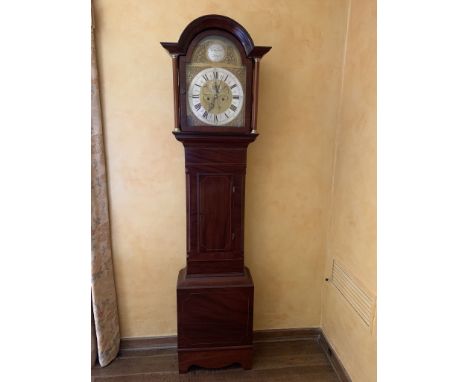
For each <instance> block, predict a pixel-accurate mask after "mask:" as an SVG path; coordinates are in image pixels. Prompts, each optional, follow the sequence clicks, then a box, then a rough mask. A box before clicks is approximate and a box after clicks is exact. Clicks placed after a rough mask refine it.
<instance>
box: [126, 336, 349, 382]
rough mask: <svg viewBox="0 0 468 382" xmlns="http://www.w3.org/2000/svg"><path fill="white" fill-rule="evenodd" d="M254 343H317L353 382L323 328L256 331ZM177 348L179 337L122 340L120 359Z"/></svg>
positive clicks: (344, 379)
mask: <svg viewBox="0 0 468 382" xmlns="http://www.w3.org/2000/svg"><path fill="white" fill-rule="evenodd" d="M253 334H254V338H253V342H254V344H255V343H260V342H280V341H294V340H315V341H317V342H318V343H319V344H320V345H321V347H322V349H323V351H324V352H325V354H326V356H327V357H328V359H329V361H330V363H331V365H332V367H333V369H334V370H335V372H336V374H337V376H338V378H339V379H340V381H341V382H352V381H351V378H350V377H349V375H348V373H347V372H346V370H345V368H344V367H343V364H342V363H341V361H340V360H339V358H338V356H337V354H336V352H335V351H334V350H333V348H332V347H331V345H330V344H329V342H328V340H327V338H326V337H325V335H324V334H323V332H322V329H321V328H303V329H271V330H254V333H253ZM176 348H177V336H165V337H133V338H122V339H121V340H120V350H119V357H135V356H151V355H154V354H155V353H156V352H161V351H164V350H166V349H171V350H173V349H176Z"/></svg>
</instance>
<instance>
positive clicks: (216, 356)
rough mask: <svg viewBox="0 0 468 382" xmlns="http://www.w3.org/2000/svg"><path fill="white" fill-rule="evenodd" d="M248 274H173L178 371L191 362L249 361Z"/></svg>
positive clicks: (211, 364) (250, 315) (250, 308)
mask: <svg viewBox="0 0 468 382" xmlns="http://www.w3.org/2000/svg"><path fill="white" fill-rule="evenodd" d="M253 292H254V285H253V280H252V276H251V275H250V272H249V270H248V269H247V268H244V272H243V273H242V274H232V275H230V274H224V275H213V276H212V275H208V276H205V275H197V276H187V273H186V268H184V269H182V270H181V271H180V272H179V278H178V280H177V331H178V336H177V342H178V349H177V350H178V355H179V371H180V372H181V373H185V372H187V370H188V369H189V367H190V366H192V365H197V366H201V367H207V368H219V367H224V366H229V365H231V364H234V363H239V364H240V365H241V366H242V367H243V368H244V369H250V368H251V366H252V355H253V348H252V321H253Z"/></svg>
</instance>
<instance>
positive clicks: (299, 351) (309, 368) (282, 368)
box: [92, 339, 339, 382]
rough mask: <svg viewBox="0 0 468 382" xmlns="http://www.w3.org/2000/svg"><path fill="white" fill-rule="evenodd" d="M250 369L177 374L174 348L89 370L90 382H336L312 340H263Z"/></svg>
mask: <svg viewBox="0 0 468 382" xmlns="http://www.w3.org/2000/svg"><path fill="white" fill-rule="evenodd" d="M254 348H255V351H254V362H253V368H252V370H249V371H245V370H243V369H241V368H240V367H237V366H235V365H233V366H230V367H227V368H224V369H218V370H210V369H201V368H197V367H192V368H191V369H190V371H189V372H188V373H187V374H181V375H179V373H178V368H177V351H176V349H166V350H158V351H157V352H156V353H155V352H153V353H152V354H151V355H145V353H142V354H136V353H135V354H132V355H126V356H119V357H117V359H116V360H114V362H112V363H111V364H110V365H109V366H107V367H105V368H100V367H96V368H93V369H92V381H93V382H150V381H151V382H153V381H154V382H159V381H161V382H175V381H177V382H231V381H246V382H251V381H259V382H279V381H282V382H283V381H287V382H299V381H300V382H306V381H307V382H332V381H334V382H339V379H338V377H337V376H336V374H335V372H334V371H333V368H332V366H331V365H330V362H329V361H328V359H327V357H326V355H325V354H324V352H323V350H322V348H321V347H320V345H319V344H318V341H317V340H315V339H306V340H305V339H302V340H280V341H273V342H271V341H266V342H258V343H255V344H254Z"/></svg>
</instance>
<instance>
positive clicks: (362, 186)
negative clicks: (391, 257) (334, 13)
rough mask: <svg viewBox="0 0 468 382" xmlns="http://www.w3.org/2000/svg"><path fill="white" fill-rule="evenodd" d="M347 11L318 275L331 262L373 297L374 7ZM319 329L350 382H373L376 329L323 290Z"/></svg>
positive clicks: (364, 0) (365, 0) (362, 3)
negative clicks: (327, 216) (324, 251)
mask: <svg viewBox="0 0 468 382" xmlns="http://www.w3.org/2000/svg"><path fill="white" fill-rule="evenodd" d="M349 6H350V8H349V10H350V13H349V24H348V25H349V27H348V37H347V44H346V56H345V65H344V77H343V93H342V106H341V112H340V116H339V124H338V126H339V127H338V131H337V146H336V164H335V172H334V186H333V191H332V203H331V206H332V212H331V224H330V230H329V235H328V248H327V263H326V264H327V265H326V274H327V275H329V274H330V270H331V266H332V261H333V258H336V259H338V260H339V261H340V262H341V263H342V264H344V265H345V266H346V267H347V268H348V270H350V271H351V272H352V273H353V274H354V275H355V276H356V277H357V278H358V279H359V280H360V281H361V283H362V284H363V285H364V286H365V287H366V289H368V291H370V292H371V293H372V294H374V295H376V292H377V291H376V2H375V0H351V1H350V4H349ZM322 325H323V329H324V332H325V334H326V336H327V337H328V339H329V341H330V342H331V343H332V345H333V346H334V348H335V350H336V351H337V353H338V355H339V357H340V359H341V361H342V362H343V363H344V366H345V368H346V369H347V370H348V372H349V373H350V376H351V378H352V380H353V381H359V382H368V381H369V382H370V381H375V380H376V328H375V327H372V328H370V329H369V328H368V327H367V326H365V325H364V324H363V323H362V321H361V319H360V318H359V317H358V315H357V314H356V313H355V311H354V310H353V309H352V308H350V306H349V305H348V303H347V302H346V301H345V300H344V298H343V297H342V296H341V294H340V293H339V292H338V291H337V290H336V289H335V287H333V286H332V285H330V284H327V285H326V286H325V287H324V305H323V320H322ZM374 325H375V324H374Z"/></svg>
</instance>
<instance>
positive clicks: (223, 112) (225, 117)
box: [188, 67, 244, 126]
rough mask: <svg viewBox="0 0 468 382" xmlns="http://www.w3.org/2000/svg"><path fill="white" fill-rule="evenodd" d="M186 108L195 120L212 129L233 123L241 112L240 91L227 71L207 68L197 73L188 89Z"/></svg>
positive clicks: (239, 85)
mask: <svg viewBox="0 0 468 382" xmlns="http://www.w3.org/2000/svg"><path fill="white" fill-rule="evenodd" d="M188 99H189V105H190V109H191V110H192V113H193V114H194V115H195V117H196V118H198V120H200V121H201V122H203V123H206V124H208V125H212V126H222V125H225V124H227V123H229V122H231V121H233V120H234V119H235V118H236V117H237V116H238V115H239V113H240V112H241V110H242V105H243V99H244V91H243V89H242V85H241V82H240V81H239V79H238V78H237V77H236V76H235V75H234V74H233V73H232V72H230V71H229V70H227V69H223V68H219V67H218V68H217V67H215V68H208V69H204V70H202V71H200V72H199V73H198V74H197V75H196V76H195V77H194V78H193V80H192V82H191V83H190V86H189V91H188Z"/></svg>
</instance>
